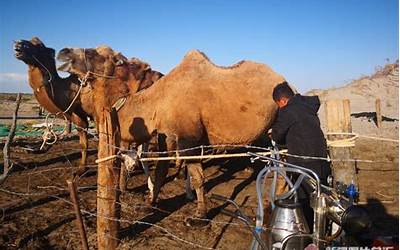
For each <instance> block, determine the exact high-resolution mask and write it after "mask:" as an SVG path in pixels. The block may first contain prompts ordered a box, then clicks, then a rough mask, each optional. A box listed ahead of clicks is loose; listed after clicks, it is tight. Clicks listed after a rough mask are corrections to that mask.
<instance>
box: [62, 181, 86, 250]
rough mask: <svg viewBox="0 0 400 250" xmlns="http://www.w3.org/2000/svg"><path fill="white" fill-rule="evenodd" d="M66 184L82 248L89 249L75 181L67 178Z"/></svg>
mask: <svg viewBox="0 0 400 250" xmlns="http://www.w3.org/2000/svg"><path fill="white" fill-rule="evenodd" d="M67 184H68V189H69V194H70V196H71V200H72V203H73V204H74V211H75V215H76V225H77V227H78V230H79V234H80V236H81V240H82V249H84V250H89V246H88V242H87V237H86V231H85V225H84V224H83V220H82V215H81V209H80V208H79V201H78V195H77V192H76V182H75V180H74V181H71V180H67Z"/></svg>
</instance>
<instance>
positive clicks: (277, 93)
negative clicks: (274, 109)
mask: <svg viewBox="0 0 400 250" xmlns="http://www.w3.org/2000/svg"><path fill="white" fill-rule="evenodd" d="M293 96H294V92H293V90H292V89H291V88H290V86H289V84H288V83H287V82H286V81H285V82H283V83H280V84H278V85H276V86H275V88H274V91H273V92H272V98H273V99H274V101H275V103H276V104H277V105H278V107H279V108H283V107H285V106H286V104H287V103H288V101H289V100H290V98H292V97H293Z"/></svg>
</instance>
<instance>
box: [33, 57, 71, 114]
mask: <svg viewBox="0 0 400 250" xmlns="http://www.w3.org/2000/svg"><path fill="white" fill-rule="evenodd" d="M28 76H29V85H30V86H31V88H32V89H33V92H34V95H35V97H36V99H37V100H38V102H39V104H40V105H41V106H43V107H44V108H45V109H46V110H47V111H49V112H50V113H54V114H55V113H59V112H62V108H63V107H62V106H63V105H62V104H63V103H64V102H65V101H64V100H62V99H65V98H66V97H67V96H66V95H63V96H60V95H59V94H58V93H59V91H60V90H63V89H65V88H64V86H63V85H64V83H63V81H62V79H61V78H60V77H59V76H58V74H57V73H56V72H55V73H54V72H50V71H49V72H47V70H46V69H42V68H39V67H35V66H32V65H29V72H28ZM60 85H61V86H60Z"/></svg>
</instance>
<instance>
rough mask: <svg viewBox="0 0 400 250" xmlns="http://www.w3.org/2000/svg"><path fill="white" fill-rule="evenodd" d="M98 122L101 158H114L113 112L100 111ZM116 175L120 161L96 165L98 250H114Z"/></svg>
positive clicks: (115, 126) (116, 132)
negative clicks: (112, 156) (111, 156)
mask: <svg viewBox="0 0 400 250" xmlns="http://www.w3.org/2000/svg"><path fill="white" fill-rule="evenodd" d="M101 113H102V114H100V117H99V118H100V119H99V125H98V126H99V151H98V157H99V158H103V157H107V156H110V155H115V154H117V148H116V147H115V146H117V147H119V130H118V120H117V119H116V117H117V114H116V111H115V109H113V110H112V112H109V111H108V110H106V109H105V108H103V110H102V112H101ZM119 174H120V161H119V159H114V160H110V161H105V162H101V163H99V164H98V175H97V214H98V217H97V244H98V249H100V250H106V249H107V250H112V249H116V247H117V245H118V230H119V221H118V219H119V217H120V206H119V203H118V201H119V195H120V192H119V189H118V183H119Z"/></svg>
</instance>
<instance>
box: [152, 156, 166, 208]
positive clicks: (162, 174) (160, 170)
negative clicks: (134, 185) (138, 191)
mask: <svg viewBox="0 0 400 250" xmlns="http://www.w3.org/2000/svg"><path fill="white" fill-rule="evenodd" d="M168 166H169V162H168V161H158V162H157V165H156V169H155V171H154V172H155V173H154V181H153V182H152V183H154V188H153V191H152V192H151V190H150V203H151V205H152V206H154V205H155V204H156V203H157V198H158V195H159V193H160V191H161V187H162V186H163V185H164V182H165V178H166V177H167V174H168ZM149 188H150V185H149Z"/></svg>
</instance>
